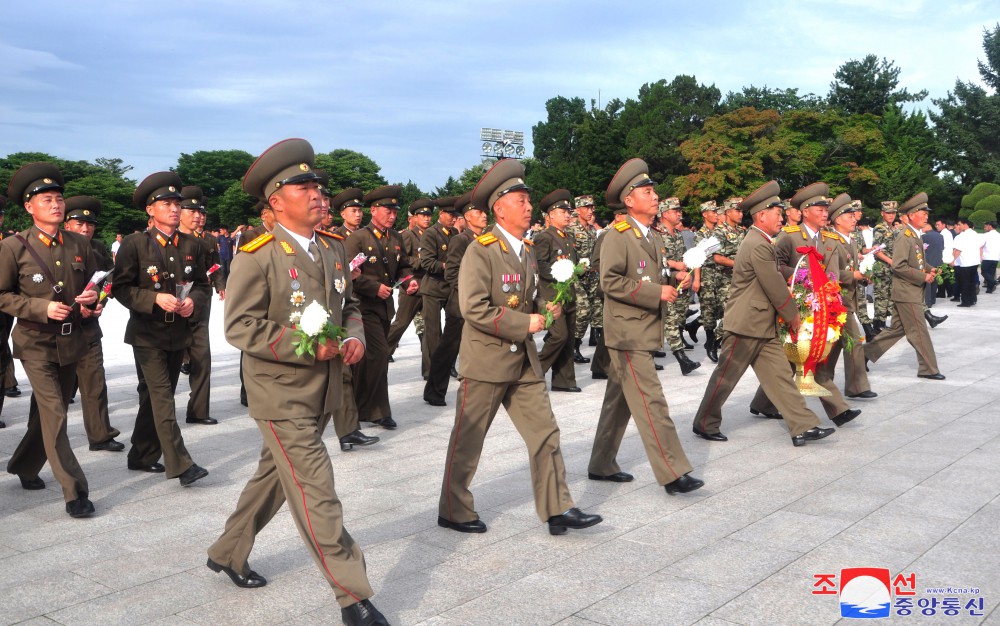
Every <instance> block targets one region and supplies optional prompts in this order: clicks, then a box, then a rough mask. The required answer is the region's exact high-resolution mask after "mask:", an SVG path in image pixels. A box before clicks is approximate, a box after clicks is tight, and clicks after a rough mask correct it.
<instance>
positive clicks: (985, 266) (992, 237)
mask: <svg viewBox="0 0 1000 626" xmlns="http://www.w3.org/2000/svg"><path fill="white" fill-rule="evenodd" d="M985 228H986V233H985V234H984V235H983V237H982V239H983V248H982V254H983V262H982V264H981V267H980V271H981V272H982V273H983V280H984V281H985V282H986V293H993V292H994V291H996V288H997V262H998V261H1000V232H997V223H996V222H986V225H985Z"/></svg>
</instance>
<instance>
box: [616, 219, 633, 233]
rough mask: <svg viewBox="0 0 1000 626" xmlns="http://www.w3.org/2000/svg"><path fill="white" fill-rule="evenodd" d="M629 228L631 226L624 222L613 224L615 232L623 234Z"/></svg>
mask: <svg viewBox="0 0 1000 626" xmlns="http://www.w3.org/2000/svg"><path fill="white" fill-rule="evenodd" d="M630 228H632V225H631V224H629V223H628V222H626V221H624V220H622V221H621V222H618V223H617V224H615V230H617V231H618V232H620V233H623V232H625V231H626V230H628V229H630Z"/></svg>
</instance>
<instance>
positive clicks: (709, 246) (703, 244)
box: [695, 235, 722, 256]
mask: <svg viewBox="0 0 1000 626" xmlns="http://www.w3.org/2000/svg"><path fill="white" fill-rule="evenodd" d="M695 247H696V248H701V249H702V250H703V251H704V252H705V254H706V256H707V255H709V254H712V253H715V252H718V251H719V248H721V247H722V244H721V243H720V242H719V240H718V238H717V237H715V236H714V235H713V236H711V237H708V238H707V239H702V240H701V241H699V242H698V245H697V246H695Z"/></svg>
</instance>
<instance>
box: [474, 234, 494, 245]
mask: <svg viewBox="0 0 1000 626" xmlns="http://www.w3.org/2000/svg"><path fill="white" fill-rule="evenodd" d="M476 241H478V242H479V243H481V244H483V245H484V246H488V245H490V244H491V243H496V242H497V238H496V235H494V234H493V233H486V234H485V235H479V236H478V237H476Z"/></svg>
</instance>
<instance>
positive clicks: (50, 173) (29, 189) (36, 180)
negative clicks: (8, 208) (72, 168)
mask: <svg viewBox="0 0 1000 626" xmlns="http://www.w3.org/2000/svg"><path fill="white" fill-rule="evenodd" d="M63 187H64V181H63V175H62V172H60V171H59V168H58V167H56V166H55V165H53V164H51V163H45V162H35V163H28V164H26V165H23V166H21V169H19V170H17V171H16V172H14V175H13V176H11V177H10V184H9V185H8V186H7V197H8V198H10V199H11V200H13V201H14V202H20V203H21V204H24V203H25V202H27V201H28V200H30V199H31V196H33V195H35V194H38V193H42V192H43V191H62V190H63Z"/></svg>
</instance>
